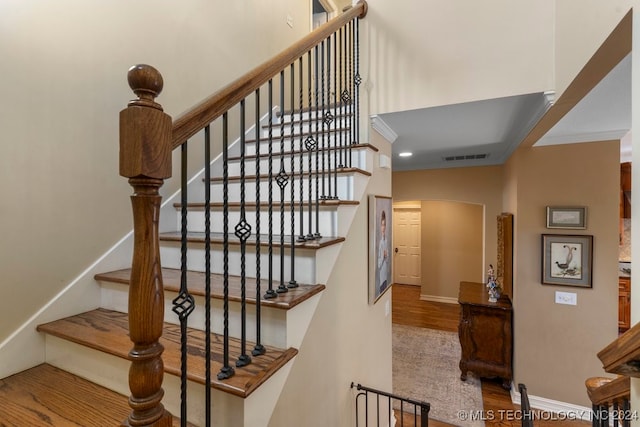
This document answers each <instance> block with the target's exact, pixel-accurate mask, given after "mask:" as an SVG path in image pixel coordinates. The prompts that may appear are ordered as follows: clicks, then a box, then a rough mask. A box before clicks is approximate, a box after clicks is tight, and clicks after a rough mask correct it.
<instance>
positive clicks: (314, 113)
mask: <svg viewBox="0 0 640 427" xmlns="http://www.w3.org/2000/svg"><path fill="white" fill-rule="evenodd" d="M304 101H306V99H305V100H304ZM353 108H354V107H353V106H352V105H343V106H340V107H337V108H336V107H326V108H325V109H324V112H327V111H328V112H330V113H331V114H333V116H334V117H335V116H337V115H346V114H353V113H354V112H355V111H353ZM322 113H323V109H322V107H320V108H319V109H318V110H315V109H313V110H311V111H305V112H303V113H302V114H300V113H298V112H294V114H293V120H296V121H297V120H300V119H301V118H302V120H309V119H312V120H317V119H320V120H321V119H322ZM291 119H292V116H291V114H284V115H283V116H282V117H280V116H279V115H277V114H276V115H274V117H273V123H275V124H279V123H280V120H282V121H284V122H285V123H288V122H289V121H290V120H291Z"/></svg>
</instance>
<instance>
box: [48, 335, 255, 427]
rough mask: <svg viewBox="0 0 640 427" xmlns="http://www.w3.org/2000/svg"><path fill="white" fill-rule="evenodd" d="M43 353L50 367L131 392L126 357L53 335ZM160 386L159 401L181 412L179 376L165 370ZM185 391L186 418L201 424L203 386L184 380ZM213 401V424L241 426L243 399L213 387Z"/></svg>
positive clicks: (203, 399) (112, 388) (128, 364)
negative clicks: (185, 384) (160, 395)
mask: <svg viewBox="0 0 640 427" xmlns="http://www.w3.org/2000/svg"><path fill="white" fill-rule="evenodd" d="M46 355H47V356H46V359H47V360H46V361H47V363H49V364H51V365H53V366H56V367H58V368H60V369H63V370H65V371H67V372H70V373H72V374H74V375H78V376H80V377H83V378H86V379H88V380H89V381H91V382H93V383H96V384H98V385H101V386H103V387H107V388H109V389H111V390H114V391H117V392H119V393H121V394H123V395H125V396H128V395H129V394H130V391H129V382H128V375H127V372H128V370H129V366H130V365H131V362H130V361H128V360H126V359H123V358H120V357H117V356H112V355H110V354H108V353H104V352H102V351H99V350H94V349H92V348H89V347H84V346H82V345H80V344H75V343H73V342H70V341H66V340H63V339H60V338H57V337H54V336H47V341H46ZM96 367H99V369H96ZM213 375H217V372H213ZM162 388H163V390H164V398H163V399H162V404H163V405H164V406H165V408H166V409H167V410H168V411H169V412H171V413H172V414H180V378H179V377H177V376H175V375H170V374H167V373H165V375H164V381H163V383H162ZM187 394H188V399H187V405H188V410H187V413H188V421H189V422H191V423H193V424H194V425H197V426H204V425H205V422H204V419H205V415H204V414H205V408H204V406H205V405H204V402H205V398H204V396H205V386H204V385H203V384H200V383H196V382H194V381H187ZM250 397H251V396H250ZM212 401H213V405H215V410H213V412H212V413H213V420H212V421H213V423H212V426H213V427H226V426H230V425H233V426H242V425H244V406H245V400H244V399H243V398H241V397H238V396H234V395H232V394H230V393H225V392H223V391H220V390H216V389H212Z"/></svg>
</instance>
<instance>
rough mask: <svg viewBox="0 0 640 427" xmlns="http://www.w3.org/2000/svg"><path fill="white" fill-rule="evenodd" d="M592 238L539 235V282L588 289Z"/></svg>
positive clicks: (589, 284)
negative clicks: (540, 236)
mask: <svg viewBox="0 0 640 427" xmlns="http://www.w3.org/2000/svg"><path fill="white" fill-rule="evenodd" d="M592 266H593V236H587V235H563V234H543V235H542V283H544V284H547V285H564V286H578V287H581V288H590V287H591V286H592V284H591V283H592V281H591V270H592Z"/></svg>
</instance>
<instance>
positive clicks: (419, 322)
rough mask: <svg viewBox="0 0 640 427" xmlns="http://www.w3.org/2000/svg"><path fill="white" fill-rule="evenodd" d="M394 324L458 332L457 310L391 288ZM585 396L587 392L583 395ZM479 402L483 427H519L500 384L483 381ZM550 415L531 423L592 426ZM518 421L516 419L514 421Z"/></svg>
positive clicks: (413, 290)
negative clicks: (483, 416)
mask: <svg viewBox="0 0 640 427" xmlns="http://www.w3.org/2000/svg"><path fill="white" fill-rule="evenodd" d="M392 292H393V294H392V299H393V312H392V319H393V323H396V324H401V325H409V326H418V327H423V328H431V329H439V330H443V331H457V330H458V322H459V320H460V309H459V307H458V305H457V304H447V303H439V302H431V301H421V300H420V287H418V286H408V285H393V287H392ZM585 393H586V391H585ZM482 400H483V404H484V415H485V425H486V426H487V427H498V426H500V427H515V426H520V425H521V422H520V413H519V412H517V410H518V409H519V407H517V406H514V404H513V403H512V402H511V396H510V395H509V392H508V391H506V390H504V389H503V388H502V386H501V382H495V381H491V380H482ZM549 417H550V414H546V413H543V414H541V416H540V419H536V420H535V421H534V425H535V426H536V427H548V426H554V427H584V426H589V425H591V423H590V422H587V421H564V420H563V421H560V420H558V421H546V420H544V419H546V418H549ZM516 418H517V419H516ZM429 425H430V426H434V427H444V426H450V424H446V423H442V422H439V421H435V420H429ZM412 426H413V421H411V422H405V423H404V427H412Z"/></svg>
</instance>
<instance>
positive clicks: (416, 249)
mask: <svg viewBox="0 0 640 427" xmlns="http://www.w3.org/2000/svg"><path fill="white" fill-rule="evenodd" d="M420 215H421V210H420V209H417V208H416V209H398V208H395V209H394V210H393V251H394V256H393V262H394V267H393V283H402V284H406V285H417V286H420V285H421V284H422V283H421V281H420V269H421V268H420V266H421V264H422V258H421V255H420V240H421V232H420Z"/></svg>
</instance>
